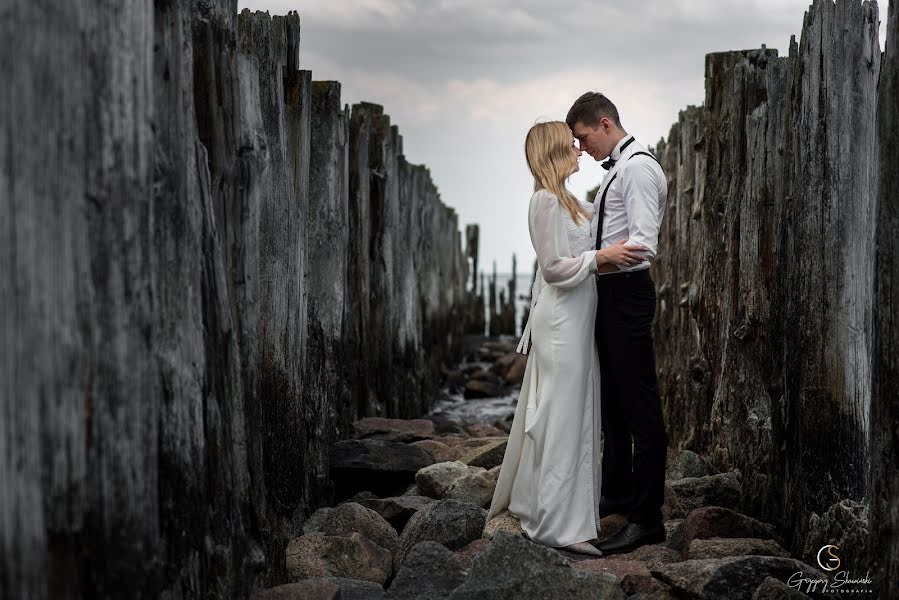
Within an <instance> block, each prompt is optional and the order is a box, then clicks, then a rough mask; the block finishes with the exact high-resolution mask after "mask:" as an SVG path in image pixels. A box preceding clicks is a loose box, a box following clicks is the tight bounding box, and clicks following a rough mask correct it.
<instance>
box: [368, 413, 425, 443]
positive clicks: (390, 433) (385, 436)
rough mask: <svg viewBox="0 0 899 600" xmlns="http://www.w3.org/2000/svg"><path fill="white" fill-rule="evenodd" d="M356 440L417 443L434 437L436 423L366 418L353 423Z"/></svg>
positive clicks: (421, 420) (419, 420)
mask: <svg viewBox="0 0 899 600" xmlns="http://www.w3.org/2000/svg"><path fill="white" fill-rule="evenodd" d="M353 429H354V430H355V432H356V439H369V440H384V441H387V442H406V443H408V442H415V441H418V440H428V439H431V438H433V437H434V435H435V433H434V422H433V421H431V420H429V419H408V420H407V419H384V418H381V417H366V418H364V419H359V420H358V421H355V422H354V423H353Z"/></svg>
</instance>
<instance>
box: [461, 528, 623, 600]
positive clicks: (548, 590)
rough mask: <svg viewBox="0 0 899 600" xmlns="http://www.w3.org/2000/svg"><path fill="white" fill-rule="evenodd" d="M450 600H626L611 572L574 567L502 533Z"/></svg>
mask: <svg viewBox="0 0 899 600" xmlns="http://www.w3.org/2000/svg"><path fill="white" fill-rule="evenodd" d="M450 598H451V600H507V599H508V600H512V599H516V600H517V599H521V598H528V599H543V598H545V599H550V598H565V599H566V600H586V599H590V600H597V599H601V600H605V599H609V600H612V599H614V600H624V599H625V595H624V592H622V591H621V588H620V587H619V585H618V580H617V578H615V577H614V576H613V575H609V574H608V573H590V572H586V571H581V570H578V569H573V568H571V563H569V561H568V560H567V559H565V558H564V557H563V556H562V555H561V554H559V553H558V552H556V551H555V550H553V549H551V548H546V547H544V546H539V545H537V544H534V543H532V542H530V541H528V540H525V539H524V538H521V537H519V536H515V535H510V534H507V533H503V532H500V533H498V534H497V535H496V537H494V539H493V541H492V542H491V543H490V546H489V547H488V548H487V549H486V550H484V551H483V552H481V553H480V554H479V555H478V556H477V557H476V558H475V559H474V563H473V564H472V567H471V571H470V574H469V576H468V579H467V580H466V581H465V583H463V584H462V585H461V586H459V587H458V588H456V591H455V592H453V594H452V595H451V596H450Z"/></svg>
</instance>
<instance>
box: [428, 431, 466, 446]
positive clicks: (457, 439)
mask: <svg viewBox="0 0 899 600" xmlns="http://www.w3.org/2000/svg"><path fill="white" fill-rule="evenodd" d="M469 438H470V436H469V435H468V432H467V431H465V430H464V429H463V430H462V434H452V435H441V436H440V437H437V438H434V439H435V441H438V442H440V443H441V444H444V445H446V446H449V447H450V448H454V447H456V446H461V445H462V444H464V443H465V442H466V441H467V440H468V439H469Z"/></svg>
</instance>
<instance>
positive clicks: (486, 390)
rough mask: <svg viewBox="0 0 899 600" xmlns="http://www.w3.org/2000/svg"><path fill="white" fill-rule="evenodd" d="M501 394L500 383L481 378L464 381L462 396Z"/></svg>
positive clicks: (478, 396)
mask: <svg viewBox="0 0 899 600" xmlns="http://www.w3.org/2000/svg"><path fill="white" fill-rule="evenodd" d="M502 395H503V385H502V383H495V382H493V381H484V380H482V379H469V380H468V381H466V382H465V391H464V392H463V393H462V396H463V397H464V398H466V399H471V398H495V397H497V396H502Z"/></svg>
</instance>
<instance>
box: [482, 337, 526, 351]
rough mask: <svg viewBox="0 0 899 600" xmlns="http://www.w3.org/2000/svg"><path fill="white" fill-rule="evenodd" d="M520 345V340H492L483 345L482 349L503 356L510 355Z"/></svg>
mask: <svg viewBox="0 0 899 600" xmlns="http://www.w3.org/2000/svg"><path fill="white" fill-rule="evenodd" d="M517 345H518V340H502V339H492V340H487V341H486V342H484V343H483V344H481V348H482V349H483V350H486V351H487V352H499V353H502V354H508V353H509V352H512V351H513V350H515V347H516V346H517Z"/></svg>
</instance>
